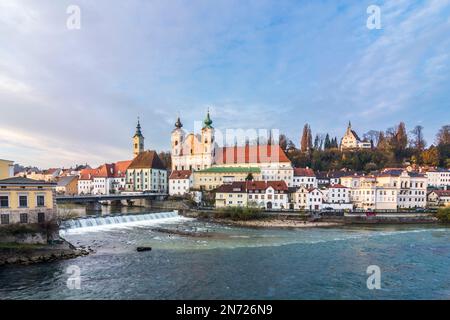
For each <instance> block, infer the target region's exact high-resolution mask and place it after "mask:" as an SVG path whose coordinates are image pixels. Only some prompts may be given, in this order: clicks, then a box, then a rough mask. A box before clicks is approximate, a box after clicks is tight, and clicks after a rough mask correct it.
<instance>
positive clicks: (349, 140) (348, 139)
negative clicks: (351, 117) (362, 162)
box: [341, 121, 372, 150]
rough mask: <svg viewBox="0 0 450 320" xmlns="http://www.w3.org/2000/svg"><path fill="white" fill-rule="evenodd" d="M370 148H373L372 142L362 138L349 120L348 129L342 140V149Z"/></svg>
mask: <svg viewBox="0 0 450 320" xmlns="http://www.w3.org/2000/svg"><path fill="white" fill-rule="evenodd" d="M370 148H372V144H371V143H370V142H369V141H367V140H361V139H360V138H359V136H358V134H357V133H356V132H355V131H354V130H352V124H351V122H350V121H349V122H348V127H347V131H346V132H345V135H344V136H343V137H342V140H341V150H346V149H370Z"/></svg>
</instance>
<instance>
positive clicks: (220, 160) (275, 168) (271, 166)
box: [169, 111, 293, 190]
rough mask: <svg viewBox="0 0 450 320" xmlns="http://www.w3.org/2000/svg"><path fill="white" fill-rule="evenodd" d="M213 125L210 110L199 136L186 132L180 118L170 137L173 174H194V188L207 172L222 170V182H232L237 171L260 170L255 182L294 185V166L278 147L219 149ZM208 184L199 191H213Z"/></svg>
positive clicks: (250, 146) (266, 145)
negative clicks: (207, 170)
mask: <svg viewBox="0 0 450 320" xmlns="http://www.w3.org/2000/svg"><path fill="white" fill-rule="evenodd" d="M212 123H213V121H212V120H211V116H210V113H209V111H208V112H207V114H206V117H205V120H204V121H203V124H202V129H201V132H200V133H198V134H195V133H186V132H185V131H184V130H183V124H182V123H181V120H180V117H178V119H177V121H176V122H175V128H174V129H173V130H172V137H171V157H172V171H184V170H188V171H191V172H193V173H194V185H197V184H198V183H197V182H198V181H197V180H198V179H199V177H198V176H200V175H201V174H202V173H208V172H205V170H206V169H209V168H214V169H215V170H219V171H220V172H221V173H222V174H223V177H222V178H221V179H220V180H221V181H222V180H223V179H225V178H230V179H232V176H234V175H235V171H236V170H238V169H239V170H249V172H251V171H252V170H255V168H257V169H258V170H259V172H260V174H258V175H257V178H256V177H255V178H256V179H261V180H266V181H279V180H283V181H285V182H286V184H287V185H288V186H291V185H292V183H293V168H292V164H291V162H290V160H289V159H288V157H287V156H286V154H285V153H284V151H283V150H282V149H281V148H280V146H279V145H278V144H271V143H266V144H256V145H255V144H254V145H250V144H249V143H248V142H247V143H245V145H243V146H237V145H235V146H224V147H219V146H218V144H217V143H216V140H215V131H214V127H213V126H212ZM214 179H215V178H208V179H206V180H208V181H209V180H214ZM232 180H233V179H232ZM195 181H197V182H195ZM208 181H207V182H208ZM219 182H220V181H219ZM205 183H206V182H205ZM205 183H202V185H200V189H206V190H208V189H211V188H210V187H211V186H210V187H208V186H207V185H203V184H205ZM211 183H212V181H211ZM169 184H170V182H169Z"/></svg>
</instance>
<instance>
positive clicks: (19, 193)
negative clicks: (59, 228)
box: [0, 177, 56, 226]
mask: <svg viewBox="0 0 450 320" xmlns="http://www.w3.org/2000/svg"><path fill="white" fill-rule="evenodd" d="M55 186H56V184H55V183H51V182H45V181H37V180H33V179H28V178H21V177H14V178H8V179H3V180H0V226H4V225H10V224H15V223H23V224H26V223H44V222H46V221H50V220H53V219H55V218H56V199H55V197H54V193H55V191H54V189H55Z"/></svg>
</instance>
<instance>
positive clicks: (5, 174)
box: [0, 159, 14, 179]
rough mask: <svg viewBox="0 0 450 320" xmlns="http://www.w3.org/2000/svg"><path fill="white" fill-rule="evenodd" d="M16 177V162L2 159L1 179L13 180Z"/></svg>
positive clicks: (0, 163) (0, 165) (0, 167)
mask: <svg viewBox="0 0 450 320" xmlns="http://www.w3.org/2000/svg"><path fill="white" fill-rule="evenodd" d="M12 176H14V162H13V161H10V160H3V159H0V179H6V178H11V177H12Z"/></svg>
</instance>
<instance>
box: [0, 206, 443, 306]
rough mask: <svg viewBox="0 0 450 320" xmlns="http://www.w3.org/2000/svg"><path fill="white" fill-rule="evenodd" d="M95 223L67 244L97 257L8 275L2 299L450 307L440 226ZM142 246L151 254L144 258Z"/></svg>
mask: <svg viewBox="0 0 450 320" xmlns="http://www.w3.org/2000/svg"><path fill="white" fill-rule="evenodd" d="M105 219H106V218H105ZM89 224H90V226H87V224H85V227H84V228H83V227H81V228H80V227H74V228H72V229H69V230H67V231H66V232H63V236H64V237H65V238H66V239H67V240H69V241H70V242H71V243H73V244H75V245H76V246H85V247H91V248H92V249H93V250H95V253H92V254H90V255H88V256H84V257H79V258H76V259H71V260H64V261H58V262H52V263H44V264H35V265H30V266H7V267H1V268H0V298H1V299H449V298H450V272H449V271H450V229H449V228H444V227H440V226H370V227H368V226H367V227H362V226H358V227H341V228H331V229H299V230H294V229H248V228H238V227H229V226H223V225H218V224H214V223H205V222H201V221H198V220H195V219H188V218H183V217H179V216H177V215H173V214H169V215H166V216H165V217H161V218H158V219H151V220H149V219H147V220H141V221H131V219H128V221H127V222H126V221H125V220H124V221H122V220H121V221H119V223H110V224H108V225H106V223H105V222H103V221H101V224H104V225H101V224H100V222H99V225H94V226H93V225H92V223H89ZM94 224H97V223H94ZM86 226H87V227H86ZM157 227H158V228H164V229H169V230H178V231H180V230H181V231H183V232H197V233H200V234H202V235H204V236H203V237H191V236H186V235H176V234H170V233H166V232H160V231H158V230H156V228H157ZM137 246H151V247H152V251H147V252H136V247H137ZM373 265H375V266H378V267H379V268H380V271H381V274H380V284H381V288H380V289H379V290H377V289H374V290H369V289H368V288H367V284H366V281H367V278H368V277H369V275H368V274H367V273H366V271H367V268H368V266H373ZM73 270H79V272H80V277H79V280H80V282H79V285H80V286H79V289H77V288H74V286H73V285H72V286H71V285H69V286H68V285H67V284H68V279H69V284H70V283H73V281H72V280H73V278H70V277H72V276H73V275H74V274H73V273H72V274H71V273H68V271H71V272H73Z"/></svg>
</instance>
